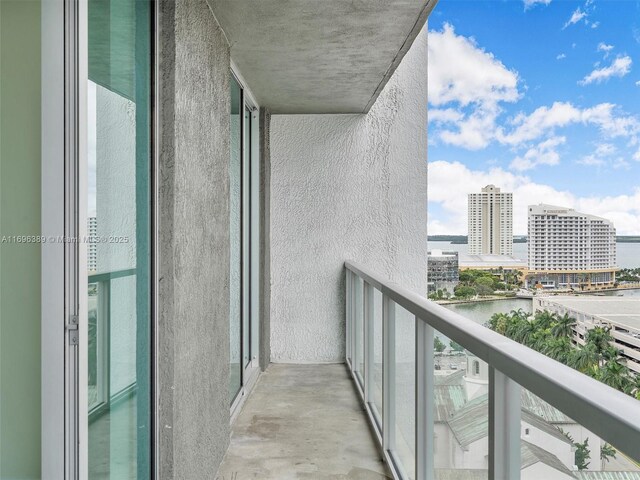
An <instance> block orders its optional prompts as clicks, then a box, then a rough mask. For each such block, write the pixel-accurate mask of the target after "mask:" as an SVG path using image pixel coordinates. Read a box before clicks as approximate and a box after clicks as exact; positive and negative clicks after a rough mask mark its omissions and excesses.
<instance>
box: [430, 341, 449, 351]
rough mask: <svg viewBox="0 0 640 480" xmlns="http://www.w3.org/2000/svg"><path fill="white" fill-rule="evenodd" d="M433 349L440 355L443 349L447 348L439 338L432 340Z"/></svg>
mask: <svg viewBox="0 0 640 480" xmlns="http://www.w3.org/2000/svg"><path fill="white" fill-rule="evenodd" d="M433 348H434V349H435V351H436V352H438V353H442V352H444V349H445V348H447V346H446V345H445V344H444V343H443V342H442V340H440V338H439V337H435V338H434V339H433Z"/></svg>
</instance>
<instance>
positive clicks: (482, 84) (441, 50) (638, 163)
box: [429, 0, 640, 235]
mask: <svg viewBox="0 0 640 480" xmlns="http://www.w3.org/2000/svg"><path fill="white" fill-rule="evenodd" d="M487 183H494V184H495V185H497V186H500V187H502V188H503V190H504V191H512V192H513V194H514V233H516V234H522V233H526V206H527V205H528V204H532V203H542V202H545V203H552V204H558V205H563V206H568V207H573V208H576V209H578V210H581V211H585V212H587V213H593V214H596V215H600V216H603V217H606V218H609V219H610V220H612V221H613V222H614V224H615V226H616V228H617V230H618V233H619V234H622V235H625V234H626V235H631V234H640V1H612V0H588V1H584V0H583V1H579V2H576V1H561V0H505V1H483V0H474V1H469V0H440V2H439V4H438V5H437V6H436V8H435V10H434V11H433V13H432V14H431V16H430V18H429V187H430V189H429V233H430V234H445V233H450V234H451V233H457V234H466V230H467V229H466V194H467V193H469V192H472V191H479V188H480V187H482V186H483V185H485V184H487ZM452 185H456V187H455V188H452Z"/></svg>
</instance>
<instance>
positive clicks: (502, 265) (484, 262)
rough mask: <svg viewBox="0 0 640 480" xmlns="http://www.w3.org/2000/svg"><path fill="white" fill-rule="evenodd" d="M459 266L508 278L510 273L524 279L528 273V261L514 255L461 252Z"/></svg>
mask: <svg viewBox="0 0 640 480" xmlns="http://www.w3.org/2000/svg"><path fill="white" fill-rule="evenodd" d="M458 268H459V270H460V271H463V270H483V271H485V272H491V273H494V274H496V275H498V276H499V277H500V278H501V279H502V280H506V278H505V276H506V275H508V274H512V275H516V276H517V277H518V280H520V281H523V280H524V278H525V277H526V275H527V262H526V260H521V259H519V258H517V257H514V256H513V255H468V254H464V253H461V254H460V255H459V260H458Z"/></svg>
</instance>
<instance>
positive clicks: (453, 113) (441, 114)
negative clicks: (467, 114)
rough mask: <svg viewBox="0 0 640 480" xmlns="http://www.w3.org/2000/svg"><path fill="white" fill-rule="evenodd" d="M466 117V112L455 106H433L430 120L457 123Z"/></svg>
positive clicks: (430, 110) (430, 111)
mask: <svg viewBox="0 0 640 480" xmlns="http://www.w3.org/2000/svg"><path fill="white" fill-rule="evenodd" d="M463 118H464V114H463V113H462V112H459V111H458V110H456V109H455V108H431V109H429V122H434V123H456V122H459V121H460V120H462V119H463Z"/></svg>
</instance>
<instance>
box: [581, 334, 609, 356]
mask: <svg viewBox="0 0 640 480" xmlns="http://www.w3.org/2000/svg"><path fill="white" fill-rule="evenodd" d="M610 330H611V328H610V327H594V328H592V329H590V330H589V331H588V332H587V337H586V339H585V341H586V343H590V344H592V345H593V346H594V347H595V348H596V350H597V352H598V354H599V355H602V353H603V352H604V350H605V349H606V348H607V347H608V346H609V344H610V342H611V341H613V337H612V336H611V333H609V332H610Z"/></svg>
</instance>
